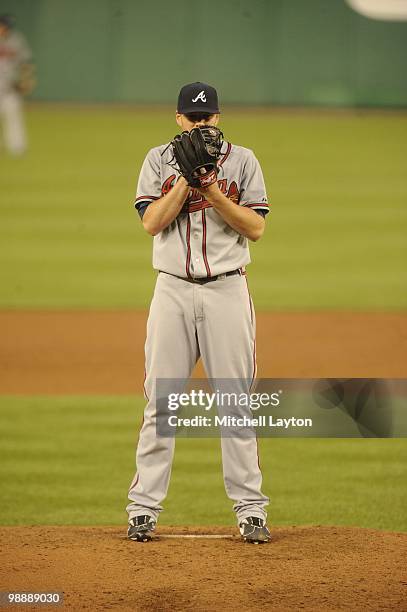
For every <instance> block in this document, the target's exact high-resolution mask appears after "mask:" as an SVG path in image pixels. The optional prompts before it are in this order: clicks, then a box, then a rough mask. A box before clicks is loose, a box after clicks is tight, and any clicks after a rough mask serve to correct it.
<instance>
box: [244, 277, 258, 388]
mask: <svg viewBox="0 0 407 612" xmlns="http://www.w3.org/2000/svg"><path fill="white" fill-rule="evenodd" d="M245 281H246V287H247V294H248V296H249V306H250V321H251V324H252V326H253V322H254V314H253V306H252V297H251V295H250V290H249V283H248V282H247V276H245ZM256 371H257V362H256V338H255V339H254V342H253V375H252V382H251V384H250V388H251V387H252V385H253V382H254V379H255V376H256Z"/></svg>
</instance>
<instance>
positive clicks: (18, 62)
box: [0, 15, 35, 156]
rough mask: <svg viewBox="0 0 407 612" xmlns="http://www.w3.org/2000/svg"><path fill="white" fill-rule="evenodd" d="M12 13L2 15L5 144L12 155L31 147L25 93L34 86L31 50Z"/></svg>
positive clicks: (0, 87) (0, 93) (0, 98)
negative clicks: (28, 136) (26, 118)
mask: <svg viewBox="0 0 407 612" xmlns="http://www.w3.org/2000/svg"><path fill="white" fill-rule="evenodd" d="M14 23H15V22H14V18H13V17H12V16H11V15H0V116H1V122H2V128H3V139H2V140H3V143H2V144H3V145H4V147H5V149H6V150H7V151H8V152H9V153H11V154H12V155H15V156H18V155H22V154H23V153H24V152H25V151H26V150H27V135H26V130H25V125H24V117H23V96H24V95H27V94H29V93H31V91H32V90H33V89H34V85H35V81H34V67H33V64H32V63H31V57H32V55H31V50H30V48H29V46H28V44H27V41H26V40H25V38H24V36H23V35H22V34H21V32H18V31H16V30H15V28H14Z"/></svg>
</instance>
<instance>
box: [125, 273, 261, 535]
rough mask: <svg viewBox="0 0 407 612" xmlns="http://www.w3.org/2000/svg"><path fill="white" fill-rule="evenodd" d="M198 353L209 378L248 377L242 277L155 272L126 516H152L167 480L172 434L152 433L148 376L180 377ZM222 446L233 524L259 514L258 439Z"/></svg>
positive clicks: (249, 331)
mask: <svg viewBox="0 0 407 612" xmlns="http://www.w3.org/2000/svg"><path fill="white" fill-rule="evenodd" d="M199 356H201V358H202V360H203V364H204V367H205V371H206V374H207V376H208V377H209V378H213V379H217V378H229V379H249V380H252V379H254V377H255V373H256V361H255V360H256V356H255V315H254V309H253V304H252V300H251V297H250V294H249V291H248V287H247V281H246V276H245V275H235V276H228V277H222V278H219V279H218V280H215V281H212V282H209V283H206V284H203V285H200V284H195V283H190V282H187V281H185V280H183V279H180V278H178V277H176V276H172V275H169V274H165V273H162V272H161V273H159V275H158V278H157V283H156V287H155V291H154V296H153V300H152V302H151V307H150V313H149V317H148V322H147V340H146V344H145V359H146V378H145V385H144V388H145V395H146V397H147V398H148V403H147V406H146V408H145V412H144V420H143V424H142V427H141V430H140V436H139V442H138V447H137V454H136V463H137V472H136V474H135V477H134V479H133V481H132V483H131V485H130V490H129V496H128V497H129V500H130V503H129V504H128V506H127V512H128V514H129V518H133V517H134V516H137V515H142V514H148V515H150V516H152V517H153V518H154V519H155V520H157V517H158V515H159V513H160V512H161V510H162V506H161V502H162V501H163V499H164V498H165V497H166V494H167V490H168V485H169V481H170V475H171V466H172V460H173V455H174V448H175V439H174V438H163V437H158V436H157V435H156V402H155V386H156V385H155V381H156V379H157V378H174V379H186V380H187V379H188V378H189V377H190V375H191V372H192V370H193V368H194V366H195V364H196V362H197V360H198V358H199ZM248 414H249V409H248ZM250 414H251V413H250ZM221 448H222V462H223V478H224V483H225V489H226V493H227V495H228V496H229V498H230V499H231V500H233V502H234V506H233V509H234V511H235V512H236V515H237V521H238V523H239V522H240V521H241V520H242V519H243V518H245V517H248V516H257V517H260V518H266V510H265V506H266V505H267V504H268V503H269V499H268V498H267V497H266V496H265V495H263V493H262V492H261V483H262V476H261V471H260V467H259V460H258V452H257V439H256V438H255V437H245V438H241V437H222V438H221Z"/></svg>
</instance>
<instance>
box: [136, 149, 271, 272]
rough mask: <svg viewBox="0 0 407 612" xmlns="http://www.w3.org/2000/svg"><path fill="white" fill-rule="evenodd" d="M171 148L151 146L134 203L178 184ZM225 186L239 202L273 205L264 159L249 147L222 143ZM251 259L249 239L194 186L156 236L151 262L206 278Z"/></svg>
mask: <svg viewBox="0 0 407 612" xmlns="http://www.w3.org/2000/svg"><path fill="white" fill-rule="evenodd" d="M171 158H172V151H171V147H168V146H167V145H162V146H159V147H155V148H154V149H151V150H150V151H149V153H148V154H147V157H146V158H145V160H144V163H143V166H142V168H141V172H140V176H139V181H138V186H137V196H136V202H135V207H136V209H137V210H138V211H139V213H140V215H141V216H142V215H143V213H144V211H145V209H146V207H147V206H148V205H149V204H150V203H151V202H152V201H154V200H157V199H159V198H160V197H162V196H163V195H165V194H166V193H168V191H169V190H170V189H171V188H172V187H173V186H174V185H175V183H176V181H177V180H178V178H179V176H180V175H179V173H178V172H177V171H176V170H175V169H174V168H173V167H172V166H171V165H169V162H171ZM218 166H219V174H218V184H219V187H220V189H221V191H222V192H223V193H224V194H225V195H226V196H227V197H228V198H229V199H231V200H232V201H233V202H236V204H237V205H239V206H247V207H249V208H252V209H254V210H256V211H257V212H259V213H262V214H266V213H267V212H268V210H269V207H268V202H267V195H266V189H265V185H264V179H263V174H262V171H261V168H260V164H259V162H258V161H257V159H256V157H255V156H254V154H253V152H252V151H251V150H250V149H246V148H244V147H241V146H237V145H233V144H231V143H229V142H226V141H225V142H224V143H223V145H222V149H221V157H220V159H219V162H218ZM249 263H250V252H249V246H248V241H247V238H245V237H244V236H242V235H240V234H238V233H237V232H236V231H235V230H234V229H232V228H231V227H229V226H228V225H227V224H226V223H225V222H224V221H223V219H222V217H221V216H220V215H219V213H218V212H217V211H216V210H215V209H213V208H212V206H210V205H209V204H208V203H207V202H206V201H205V199H204V197H203V196H202V195H201V194H200V193H199V192H198V191H197V190H196V189H191V191H190V193H189V195H188V197H187V199H186V201H185V204H184V206H183V208H182V210H181V212H180V214H179V215H178V216H177V218H176V219H175V220H174V221H173V222H172V223H171V224H170V225H169V226H168V227H167V228H166V229H165V230H164V231H162V232H160V233H159V234H157V236H155V237H154V246H153V267H154V268H155V269H156V270H161V271H163V272H167V273H169V274H174V275H176V276H180V277H189V278H208V277H211V276H216V275H218V274H224V273H225V272H229V271H231V270H236V269H238V268H241V267H243V266H246V265H247V264H249Z"/></svg>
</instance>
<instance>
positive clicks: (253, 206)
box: [127, 82, 270, 543]
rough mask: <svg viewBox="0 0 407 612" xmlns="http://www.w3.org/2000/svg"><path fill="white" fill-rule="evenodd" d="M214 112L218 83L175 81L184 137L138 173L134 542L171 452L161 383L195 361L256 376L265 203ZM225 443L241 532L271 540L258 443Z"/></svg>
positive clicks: (162, 485)
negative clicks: (145, 277)
mask: <svg viewBox="0 0 407 612" xmlns="http://www.w3.org/2000/svg"><path fill="white" fill-rule="evenodd" d="M219 112H220V111H219V105H218V96H217V92H216V90H215V89H214V88H213V87H211V86H210V85H207V84H205V83H199V82H198V83H191V84H188V85H185V86H184V87H182V89H181V91H180V94H179V97H178V106H177V112H176V121H177V124H178V126H179V127H180V128H181V130H182V134H181V136H177V137H176V138H175V139H174V141H173V142H172V143H171V144H170V145H168V144H166V145H162V146H159V147H155V148H153V149H151V150H150V151H149V153H148V154H147V156H146V158H145V160H144V163H143V166H142V168H141V172H140V176H139V180H138V186H137V197H136V202H135V207H136V209H137V211H138V213H139V215H140V217H141V219H142V223H143V226H144V228H145V229H146V231H147V232H148V233H149V234H151V235H152V236H154V243H153V267H154V268H155V269H156V270H157V271H158V276H157V282H156V286H155V291H154V296H153V300H152V303H151V307H150V312H149V317H148V322H147V339H146V344H145V385H144V389H145V396H146V399H147V406H146V408H145V412H144V420H143V425H142V427H141V431H140V436H139V442H138V447H137V454H136V462H137V472H136V474H135V477H134V479H133V481H132V483H131V485H130V490H129V495H128V496H129V500H130V503H129V504H128V506H127V512H128V516H129V527H128V537H129V538H130V539H131V540H135V541H141V542H143V541H148V540H150V539H151V537H152V535H153V532H154V529H155V526H156V522H157V519H158V515H159V513H160V512H161V510H162V506H161V503H162V501H163V499H164V498H165V496H166V494H167V489H168V485H169V480H170V472H171V465H172V460H173V454H174V446H175V440H174V438H171V437H168V438H164V437H159V436H157V435H156V416H157V414H156V398H155V393H156V389H155V381H156V379H157V378H165V379H182V380H187V379H188V378H189V377H190V375H191V372H192V370H193V368H194V366H195V364H196V362H197V360H198V359H199V357H201V358H202V360H203V363H204V366H205V370H206V373H207V375H208V377H209V378H210V379H219V378H222V379H234V380H250V381H251V382H253V380H254V378H255V374H256V354H255V316H254V310H253V304H252V300H251V297H250V294H249V291H248V285H247V280H246V272H245V266H247V264H249V263H250V253H249V247H248V240H253V241H256V240H258V239H259V238H260V237H261V236H262V234H263V231H264V227H265V215H266V214H267V213H268V210H269V209H268V203H267V195H266V191H265V186H264V180H263V175H262V171H261V168H260V165H259V162H258V161H257V159H256V157H255V156H254V154H253V152H252V151H251V150H249V149H246V148H244V147H241V146H237V145H234V144H231V143H230V142H227V141H226V140H223V139H222V136H223V135H222V133H221V132H220V130H218V129H217V128H216V125H217V124H218V121H219ZM211 139H212V140H211ZM209 141H210V142H209ZM208 142H209V145H210V146H209V147H207V146H206V145H207V144H208ZM216 147H218V148H216ZM207 150H210V151H211V152H212V153H213V152H214V151H215V153H214V157H211V155H208V154H207ZM174 156H175V160H176V162H177V164H176V165H175V164H174ZM195 157H196V159H195ZM214 159H216V162H215V163H211V162H213V160H214ZM201 162H203V163H201ZM198 166H199V168H198ZM221 449H222V462H223V476H224V483H225V489H226V492H227V494H228V496H229V498H230V499H231V500H233V502H234V506H233V508H234V511H235V513H236V516H237V523H238V526H239V528H240V533H241V535H242V537H243V539H244V540H246V541H248V542H253V543H260V542H268V541H269V540H270V532H269V530H268V528H267V526H266V510H265V508H266V505H267V504H268V503H269V499H268V498H267V497H266V496H265V495H264V494H263V493H262V491H261V482H262V476H261V471H260V467H259V461H258V452H257V439H256V438H255V437H226V436H225V437H222V438H221Z"/></svg>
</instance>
